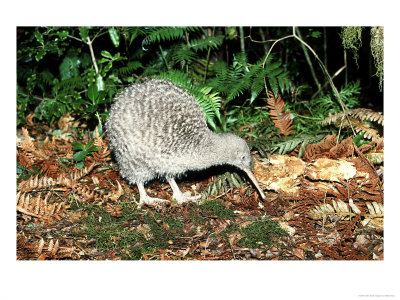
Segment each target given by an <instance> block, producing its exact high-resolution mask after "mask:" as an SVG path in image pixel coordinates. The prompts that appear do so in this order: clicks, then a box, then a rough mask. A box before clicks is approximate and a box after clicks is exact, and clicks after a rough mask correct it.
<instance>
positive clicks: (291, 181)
mask: <svg viewBox="0 0 400 300" xmlns="http://www.w3.org/2000/svg"><path fill="white" fill-rule="evenodd" d="M73 124H74V123H73V118H72V117H71V116H68V118H67V117H65V118H64V119H63V120H62V122H61V121H60V122H59V126H60V128H63V129H60V130H65V131H63V132H62V133H63V134H60V135H51V134H49V132H51V130H50V129H49V128H48V131H47V133H46V131H45V130H44V129H43V128H41V129H37V126H34V125H35V124H34V123H32V124H31V125H29V124H28V125H27V128H22V130H21V131H20V137H19V138H18V142H17V163H18V164H17V197H16V198H17V199H16V200H17V202H16V211H17V241H16V242H17V243H16V244H17V245H16V247H17V259H18V260H61V259H68V260H105V259H111V260H120V259H124V260H125V259H136V260H139V259H140V260H177V259H178V260H233V259H235V260H382V259H383V172H382V173H381V174H380V175H379V172H377V170H379V169H381V168H383V167H382V166H380V165H379V164H378V165H373V164H372V163H368V159H367V157H368V156H370V154H371V153H373V152H382V153H383V141H382V140H381V141H373V142H371V143H370V144H369V145H363V146H362V147H360V148H359V149H358V148H357V149H354V147H355V146H353V144H352V143H350V142H349V140H344V141H342V143H340V144H339V145H336V144H335V143H333V142H332V141H333V140H336V139H337V137H336V136H327V137H326V138H325V139H324V140H323V141H322V142H320V143H318V144H315V145H314V144H310V145H308V146H307V148H306V151H305V153H304V161H303V160H301V159H299V158H297V157H295V156H290V155H286V156H273V157H270V160H269V162H263V161H261V160H260V159H258V158H257V157H256V159H255V160H256V163H255V176H256V177H257V178H258V179H259V180H260V182H261V184H263V185H264V187H265V189H266V190H267V191H268V192H267V195H268V199H267V200H266V201H265V202H261V200H260V198H259V197H258V195H257V193H256V192H255V191H254V190H253V189H252V187H251V186H248V185H247V184H246V183H244V184H241V185H240V186H239V187H237V186H232V187H230V188H228V189H225V190H224V191H220V194H219V195H217V196H215V195H214V196H212V197H211V196H210V197H208V199H207V200H205V201H203V202H202V203H201V204H199V205H197V204H193V203H188V204H184V205H182V206H178V205H176V204H174V203H173V202H172V192H171V190H170V188H169V186H168V185H167V184H165V183H163V182H157V181H154V182H152V183H150V184H149V185H148V188H149V190H150V193H151V194H152V195H154V196H156V197H160V198H169V199H170V200H171V204H170V205H163V206H160V207H156V208H154V207H145V208H144V209H141V210H138V209H136V206H137V200H136V199H137V198H138V191H137V188H136V187H134V186H131V185H129V184H128V182H127V181H125V180H124V179H123V178H121V177H120V175H119V172H118V168H117V166H116V164H115V163H113V162H112V155H111V152H110V150H109V148H108V143H107V139H106V138H104V137H103V136H101V135H99V133H98V130H97V129H96V131H95V135H94V137H93V136H88V135H86V136H85V135H84V136H83V138H82V139H81V140H79V142H80V143H82V144H88V143H89V142H91V141H93V145H94V146H95V147H97V149H98V151H95V152H92V153H90V154H88V155H86V157H85V158H84V159H83V164H82V165H81V168H79V167H78V164H77V162H76V161H74V159H73V157H74V150H73V147H72V145H71V143H72V142H73V140H75V141H76V140H77V136H82V135H78V132H77V130H74V128H75V127H73ZM71 128H72V129H71ZM28 129H29V130H28ZM66 130H69V131H71V132H73V133H70V134H66ZM33 134H35V139H34V138H32V135H33ZM215 175H218V174H212V175H210V174H208V173H204V174H200V175H198V176H197V177H196V176H194V177H192V178H190V177H188V178H186V179H184V180H183V181H182V182H181V183H180V185H181V186H182V189H183V191H190V192H193V190H195V191H196V192H201V191H202V190H203V189H205V188H206V187H207V185H208V184H209V183H210V182H212V181H213V179H214V178H215Z"/></svg>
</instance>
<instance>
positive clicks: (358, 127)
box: [319, 108, 383, 139]
mask: <svg viewBox="0 0 400 300" xmlns="http://www.w3.org/2000/svg"><path fill="white" fill-rule="evenodd" d="M347 117H348V118H347ZM363 121H370V122H375V123H377V124H380V125H382V126H383V115H382V113H380V112H375V111H373V110H371V109H368V108H356V109H350V110H347V111H345V112H340V113H337V114H334V115H332V114H330V113H329V116H328V117H326V118H325V119H323V120H322V121H320V122H319V123H320V124H322V125H329V124H335V125H336V126H345V127H349V126H351V125H352V127H353V128H354V130H355V131H356V132H357V133H358V132H363V133H364V137H365V138H368V139H378V138H379V137H380V136H379V134H378V131H377V130H375V129H373V128H371V126H370V125H369V124H368V123H366V122H363Z"/></svg>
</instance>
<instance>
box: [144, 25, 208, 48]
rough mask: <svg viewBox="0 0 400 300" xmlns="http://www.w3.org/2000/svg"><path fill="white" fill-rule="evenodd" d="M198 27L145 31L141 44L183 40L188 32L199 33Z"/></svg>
mask: <svg viewBox="0 0 400 300" xmlns="http://www.w3.org/2000/svg"><path fill="white" fill-rule="evenodd" d="M199 30H201V28H199V27H152V28H148V29H146V33H145V35H146V37H145V38H144V39H143V42H142V44H143V45H148V44H150V43H155V42H162V41H171V40H176V39H184V38H185V37H187V34H189V33H190V32H195V31H199Z"/></svg>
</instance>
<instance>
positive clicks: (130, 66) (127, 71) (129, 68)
mask: <svg viewBox="0 0 400 300" xmlns="http://www.w3.org/2000/svg"><path fill="white" fill-rule="evenodd" d="M139 68H143V65H142V63H141V62H140V61H130V62H128V63H127V65H126V66H124V67H121V68H119V69H118V71H117V72H118V74H119V75H131V74H132V73H133V72H134V71H136V70H137V69H139Z"/></svg>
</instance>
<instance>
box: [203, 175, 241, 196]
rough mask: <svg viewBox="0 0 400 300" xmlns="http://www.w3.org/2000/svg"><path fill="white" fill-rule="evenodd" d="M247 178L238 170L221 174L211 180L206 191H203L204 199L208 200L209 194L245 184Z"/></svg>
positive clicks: (224, 191)
mask: <svg viewBox="0 0 400 300" xmlns="http://www.w3.org/2000/svg"><path fill="white" fill-rule="evenodd" d="M245 185H247V184H246V179H244V178H243V177H242V176H241V175H239V174H238V173H236V172H226V173H224V174H221V175H219V176H218V177H217V178H216V179H215V180H213V181H212V182H210V183H209V184H208V185H207V187H206V188H205V189H204V191H203V192H202V193H201V198H202V200H203V201H204V200H206V199H207V198H208V197H209V196H212V195H217V194H218V193H226V192H227V191H228V190H229V189H231V190H232V189H233V188H234V187H237V188H238V187H240V186H245Z"/></svg>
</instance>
